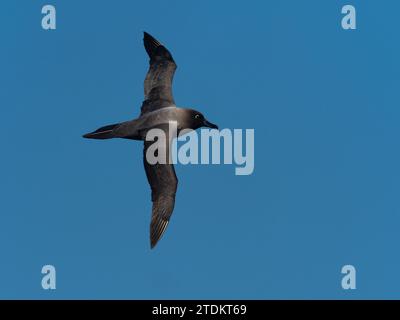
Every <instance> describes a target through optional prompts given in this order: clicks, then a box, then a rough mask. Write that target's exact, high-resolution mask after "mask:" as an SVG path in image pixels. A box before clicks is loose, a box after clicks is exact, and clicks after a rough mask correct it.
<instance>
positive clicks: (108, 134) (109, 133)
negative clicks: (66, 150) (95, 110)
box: [83, 123, 120, 139]
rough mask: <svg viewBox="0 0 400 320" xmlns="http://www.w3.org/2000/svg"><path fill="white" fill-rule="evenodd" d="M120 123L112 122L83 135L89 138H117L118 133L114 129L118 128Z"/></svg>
mask: <svg viewBox="0 0 400 320" xmlns="http://www.w3.org/2000/svg"><path fill="white" fill-rule="evenodd" d="M119 125H120V124H119V123H117V124H111V125H108V126H105V127H101V128H99V129H97V130H96V131H93V132H91V133H87V134H84V135H83V137H84V138H87V139H112V138H117V135H116V134H115V132H114V129H115V128H117V127H118V126H119Z"/></svg>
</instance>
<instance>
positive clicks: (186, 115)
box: [83, 32, 218, 248]
mask: <svg viewBox="0 0 400 320" xmlns="http://www.w3.org/2000/svg"><path fill="white" fill-rule="evenodd" d="M143 42H144V47H145V49H146V52H147V54H148V55H149V57H150V68H149V70H148V72H147V75H146V79H145V80H144V101H143V103H142V107H141V113H140V116H139V117H138V118H136V119H134V120H130V121H126V122H122V123H117V124H112V125H107V126H104V127H101V128H99V129H97V130H96V131H94V132H91V133H88V134H85V135H84V136H83V137H84V138H89V139H112V138H124V139H132V140H142V141H144V149H143V162H144V168H145V171H146V176H147V180H148V181H149V184H150V187H151V200H152V202H153V208H152V217H151V223H150V245H151V248H154V246H155V245H156V244H157V242H158V241H159V240H160V238H161V236H162V235H163V234H164V232H165V230H166V228H167V226H168V222H169V220H170V217H171V215H172V211H173V210H174V205H175V194H176V190H177V186H178V179H177V177H176V174H175V169H174V166H173V164H172V163H169V162H167V163H155V164H150V163H149V162H148V161H147V158H146V151H147V150H148V148H149V146H150V145H151V144H152V143H153V142H151V141H146V139H145V137H146V134H147V132H148V131H149V130H151V129H154V128H158V129H161V130H163V131H164V133H165V135H166V137H167V139H166V143H165V145H163V146H162V148H165V150H164V152H165V154H166V158H167V159H169V154H170V143H169V141H170V135H171V134H172V133H170V132H169V125H168V124H169V122H170V121H176V123H177V133H178V134H179V133H180V132H181V131H182V130H183V129H194V130H195V129H198V128H200V127H209V128H215V129H218V127H217V126H216V125H215V124H212V123H211V122H208V121H207V120H206V119H205V117H204V116H203V114H202V113H201V112H199V111H196V110H193V109H183V108H178V107H177V106H176V105H175V101H174V98H173V96H172V80H173V77H174V73H175V70H176V67H177V66H176V64H175V61H174V59H173V58H172V55H171V53H170V52H169V51H168V49H167V48H166V47H164V46H163V45H162V44H161V43H160V42H159V41H157V40H156V39H155V38H153V37H152V36H151V35H150V34H148V33H146V32H144V38H143Z"/></svg>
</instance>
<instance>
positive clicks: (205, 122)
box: [203, 119, 218, 130]
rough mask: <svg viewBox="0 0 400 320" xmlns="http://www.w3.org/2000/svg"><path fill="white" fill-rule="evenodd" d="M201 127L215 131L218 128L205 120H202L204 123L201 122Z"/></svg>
mask: <svg viewBox="0 0 400 320" xmlns="http://www.w3.org/2000/svg"><path fill="white" fill-rule="evenodd" d="M203 126H204V127H208V128H211V129H217V130H218V126H217V125H216V124H214V123H211V122H209V121H207V120H206V119H204V121H203Z"/></svg>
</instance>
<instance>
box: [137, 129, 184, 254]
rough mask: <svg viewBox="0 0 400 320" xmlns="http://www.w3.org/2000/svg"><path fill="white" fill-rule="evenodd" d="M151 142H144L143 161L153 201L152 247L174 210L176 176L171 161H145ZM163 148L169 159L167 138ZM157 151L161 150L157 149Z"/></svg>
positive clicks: (162, 232)
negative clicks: (151, 162) (162, 162)
mask: <svg viewBox="0 0 400 320" xmlns="http://www.w3.org/2000/svg"><path fill="white" fill-rule="evenodd" d="M167 136H168V135H167ZM152 143H153V142H150V141H145V142H144V150H143V162H144V168H145V171H146V176H147V180H148V181H149V184H150V187H151V200H152V201H153V208H152V216H151V223H150V245H151V248H154V246H155V245H156V244H157V242H158V241H159V240H160V238H161V237H162V235H163V234H164V232H165V230H166V228H167V226H168V223H169V219H170V217H171V215H172V211H173V210H174V205H175V194H176V190H177V187H178V178H177V177H176V174H175V169H174V165H173V164H172V163H165V164H161V163H156V164H150V163H149V162H148V161H147V158H146V153H147V150H148V148H149V146H150V145H151V144H152ZM162 147H164V146H162ZM162 147H161V148H162ZM165 148H166V150H164V152H165V154H166V156H167V159H169V158H168V157H169V149H170V145H169V140H168V139H167V141H166V144H165ZM158 152H162V151H161V150H160V149H159V150H158Z"/></svg>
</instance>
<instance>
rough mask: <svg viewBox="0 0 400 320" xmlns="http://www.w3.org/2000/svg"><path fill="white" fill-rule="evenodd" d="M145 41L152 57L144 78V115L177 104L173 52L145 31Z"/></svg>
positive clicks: (142, 110)
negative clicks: (173, 86) (175, 99)
mask: <svg viewBox="0 0 400 320" xmlns="http://www.w3.org/2000/svg"><path fill="white" fill-rule="evenodd" d="M143 43H144V47H145V49H146V52H147V54H148V55H149V57H150V68H149V71H148V72H147V75H146V79H145V80H144V96H145V100H144V101H143V104H142V108H141V114H142V115H143V114H145V113H148V112H151V111H154V110H158V109H161V108H166V107H170V106H171V105H175V102H174V98H173V96H172V80H173V77H174V74H175V70H176V64H175V61H174V59H173V58H172V55H171V53H170V52H169V51H168V49H167V48H165V47H164V46H163V45H162V44H161V43H160V42H159V41H158V40H156V39H155V38H153V37H152V36H151V35H149V34H148V33H147V32H144V37H143Z"/></svg>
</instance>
